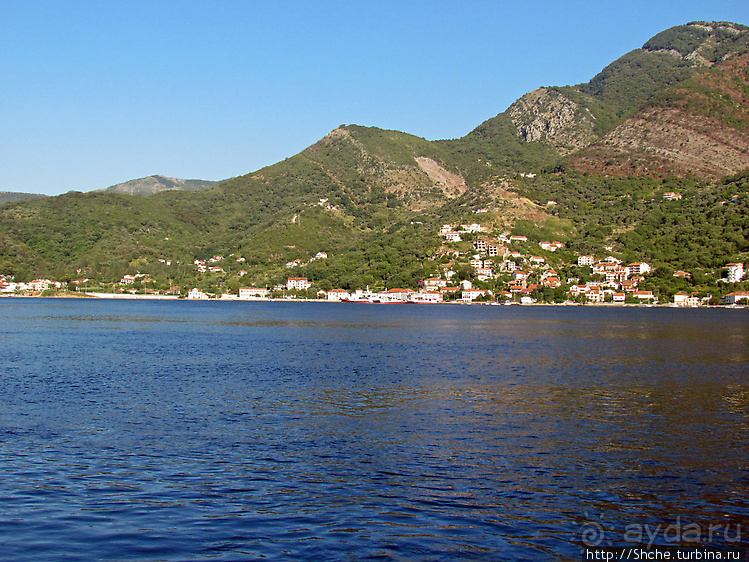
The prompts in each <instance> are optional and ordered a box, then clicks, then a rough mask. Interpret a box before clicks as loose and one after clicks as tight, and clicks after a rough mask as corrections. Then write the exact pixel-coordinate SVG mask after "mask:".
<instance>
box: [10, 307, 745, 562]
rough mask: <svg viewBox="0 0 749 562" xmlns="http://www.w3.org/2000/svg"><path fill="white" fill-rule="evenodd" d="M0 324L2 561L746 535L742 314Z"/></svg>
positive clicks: (65, 319)
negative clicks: (666, 529) (640, 534)
mask: <svg viewBox="0 0 749 562" xmlns="http://www.w3.org/2000/svg"><path fill="white" fill-rule="evenodd" d="M0 342H1V343H2V347H1V348H0V405H1V407H0V558H2V559H8V560H54V559H75V560H83V559H103V560H117V559H120V560H132V559H137V560H193V559H216V560H256V559H264V560H391V559H393V560H454V559H458V560H556V559H561V560H564V559H569V560H579V559H580V555H581V551H582V547H583V546H585V545H586V544H589V545H593V544H600V545H607V544H615V545H616V544H625V543H631V542H632V541H633V540H634V539H636V538H637V537H636V536H635V535H636V533H637V531H638V529H639V531H640V532H641V533H642V534H643V539H644V542H645V543H647V542H648V533H650V534H651V535H653V536H654V539H653V541H652V542H653V544H672V543H671V542H669V541H670V540H671V538H673V537H674V534H675V533H677V531H675V529H677V525H678V529H679V531H678V533H679V534H680V535H682V536H679V537H677V538H679V539H680V540H687V541H689V540H692V541H695V540H699V541H701V544H703V543H705V542H707V541H709V542H711V543H714V544H727V543H730V544H743V545H746V544H747V539H748V538H749V310H675V309H632V308H627V309H611V308H594V307H574V308H570V307H566V308H543V307H482V306H471V307H462V306H444V305H443V306H428V305H423V306H421V305H420V306H407V305H395V306H386V305H379V306H378V305H356V304H350V305H348V304H341V305H328V304H316V303H309V304H304V303H240V302H235V303H225V302H158V301H95V300H47V299H3V300H0ZM659 525H660V527H658V526H659ZM669 525H670V526H671V530H672V534H671V535H670V536H669V535H667V534H664V533H663V532H662V531H663V529H664V528H665V527H666V526H669ZM711 526H712V530H713V531H712V533H708V530H709V529H710V527H711ZM658 529H661V530H660V531H658ZM687 532H689V535H687ZM710 534H711V535H712V536H708V535H710ZM736 539H738V541H739V543H737V542H736Z"/></svg>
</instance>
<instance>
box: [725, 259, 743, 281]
mask: <svg viewBox="0 0 749 562" xmlns="http://www.w3.org/2000/svg"><path fill="white" fill-rule="evenodd" d="M726 267H727V268H728V282H729V283H738V282H739V281H741V280H742V279H743V278H744V264H743V263H729V264H728V265H727V266H726Z"/></svg>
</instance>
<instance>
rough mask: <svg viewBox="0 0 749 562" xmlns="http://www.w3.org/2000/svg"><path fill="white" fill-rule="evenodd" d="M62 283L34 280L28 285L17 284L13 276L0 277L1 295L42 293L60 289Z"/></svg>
mask: <svg viewBox="0 0 749 562" xmlns="http://www.w3.org/2000/svg"><path fill="white" fill-rule="evenodd" d="M61 287H62V283H60V282H59V281H50V280H49V279H34V280H33V281H29V282H28V283H16V282H15V281H14V279H13V276H11V275H0V293H5V294H15V293H41V292H44V291H46V290H47V289H60V288H61Z"/></svg>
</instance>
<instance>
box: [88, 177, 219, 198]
mask: <svg viewBox="0 0 749 562" xmlns="http://www.w3.org/2000/svg"><path fill="white" fill-rule="evenodd" d="M219 183H220V182H217V181H208V180H183V179H178V178H170V177H168V176H162V175H158V174H157V175H153V176H147V177H145V178H139V179H135V180H130V181H126V182H123V183H118V184H116V185H112V186H110V187H107V188H106V189H103V190H102V191H107V192H113V193H124V194H126V195H153V194H154V193H159V192H161V191H170V190H171V191H200V190H203V189H210V188H212V187H215V186H216V185H218V184H219Z"/></svg>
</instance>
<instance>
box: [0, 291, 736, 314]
mask: <svg viewBox="0 0 749 562" xmlns="http://www.w3.org/2000/svg"><path fill="white" fill-rule="evenodd" d="M0 298H42V299H103V300H162V301H185V302H201V301H208V302H295V303H310V302H316V303H325V304H372V305H378V304H382V303H349V302H346V301H329V300H324V299H283V298H281V299H274V298H256V299H239V298H236V297H235V298H212V299H187V298H180V297H176V296H173V295H131V294H121V293H98V292H92V293H78V294H73V293H69V294H62V295H54V296H46V297H43V296H41V294H37V295H33V294H31V295H15V294H13V295H10V294H0ZM385 304H412V305H413V304H418V305H423V304H431V305H470V306H513V307H514V306H522V307H529V306H531V307H578V306H579V307H600V308H677V309H698V308H699V309H732V310H736V309H744V308H748V307H747V306H744V305H735V304H728V305H709V306H697V307H690V306H676V305H675V304H674V303H664V304H638V303H626V304H619V303H617V304H614V303H586V304H580V303H528V304H521V303H519V302H507V303H503V302H496V301H494V302H461V301H445V302H438V303H411V302H403V303H400V302H399V303H385Z"/></svg>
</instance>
